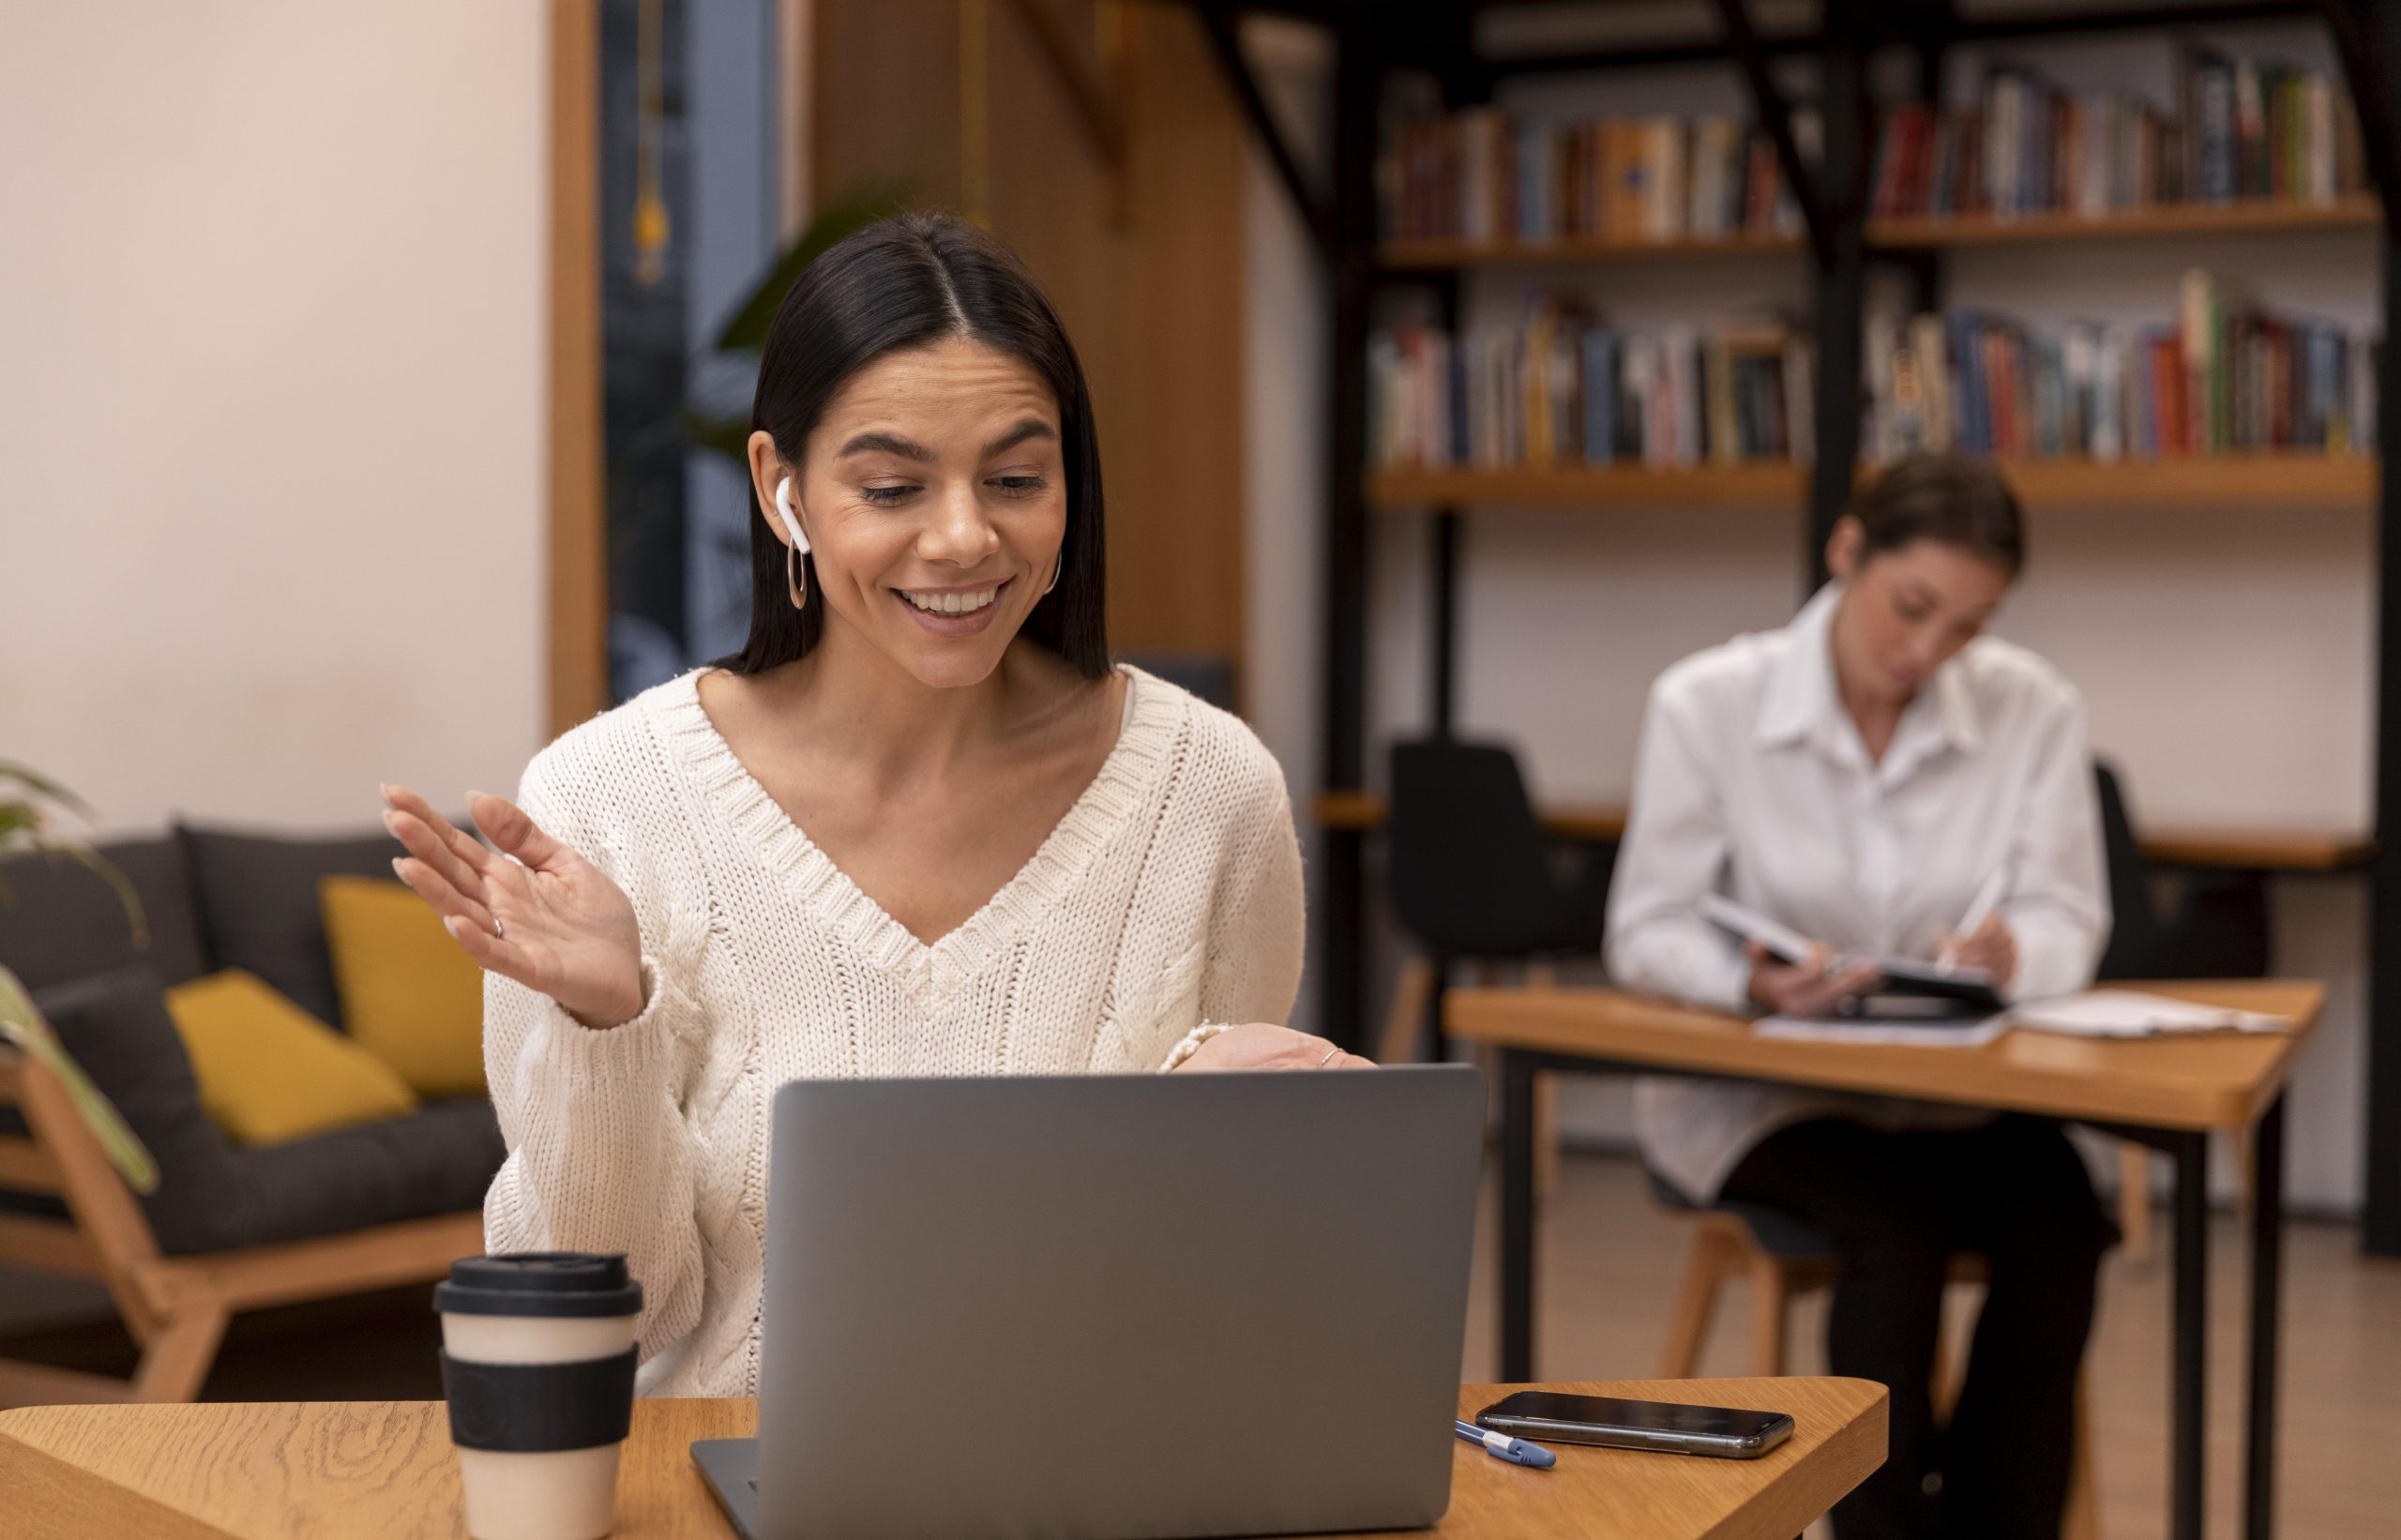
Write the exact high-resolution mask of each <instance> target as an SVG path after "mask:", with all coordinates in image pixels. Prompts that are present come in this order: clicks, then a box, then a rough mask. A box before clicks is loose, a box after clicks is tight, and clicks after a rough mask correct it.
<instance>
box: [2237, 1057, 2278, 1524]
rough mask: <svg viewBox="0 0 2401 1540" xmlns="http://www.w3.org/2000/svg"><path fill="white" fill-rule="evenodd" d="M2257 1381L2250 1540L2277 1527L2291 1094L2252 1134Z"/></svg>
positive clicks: (2248, 1495) (2246, 1484)
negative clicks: (2278, 1388) (2278, 1415)
mask: <svg viewBox="0 0 2401 1540" xmlns="http://www.w3.org/2000/svg"><path fill="white" fill-rule="evenodd" d="M2250 1174H2251V1384H2250V1401H2251V1406H2250V1415H2249V1418H2248V1421H2249V1425H2250V1426H2249V1427H2248V1428H2247V1429H2246V1432H2245V1438H2246V1440H2247V1447H2246V1449H2245V1456H2246V1458H2245V1461H2244V1465H2243V1477H2242V1533H2243V1535H2244V1540H2270V1537H2271V1536H2272V1535H2273V1534H2274V1533H2275V1529H2276V1360H2277V1346H2278V1333H2279V1329H2280V1327H2281V1325H2282V1321H2283V1312H2282V1301H2281V1300H2280V1299H2279V1297H2278V1296H2279V1295H2280V1294H2281V1293H2282V1291H2283V1280H2284V1206H2285V1098H2284V1096H2283V1095H2282V1094H2281V1093H2279V1094H2278V1095H2277V1096H2276V1099H2275V1100H2274V1101H2273V1102H2271V1103H2269V1104H2268V1110H2267V1111H2266V1112H2265V1113H2264V1114H2262V1115H2261V1117H2260V1119H2259V1125H2258V1127H2257V1128H2256V1129H2254V1130H2253V1131H2252V1135H2251V1168H2250Z"/></svg>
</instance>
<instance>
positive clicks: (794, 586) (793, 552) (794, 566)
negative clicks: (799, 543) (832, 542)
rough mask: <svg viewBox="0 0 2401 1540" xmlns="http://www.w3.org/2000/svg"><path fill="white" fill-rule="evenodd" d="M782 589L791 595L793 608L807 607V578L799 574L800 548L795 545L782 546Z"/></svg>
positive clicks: (801, 608) (802, 608)
mask: <svg viewBox="0 0 2401 1540" xmlns="http://www.w3.org/2000/svg"><path fill="white" fill-rule="evenodd" d="M784 589H785V591H786V592H787V593H789V594H791V595H792V607H793V609H795V610H806V609H808V579H807V578H806V577H804V576H802V575H801V569H800V550H799V548H798V547H796V546H791V545H787V546H785V547H784Z"/></svg>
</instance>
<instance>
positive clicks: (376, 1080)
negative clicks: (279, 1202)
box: [167, 968, 417, 1144]
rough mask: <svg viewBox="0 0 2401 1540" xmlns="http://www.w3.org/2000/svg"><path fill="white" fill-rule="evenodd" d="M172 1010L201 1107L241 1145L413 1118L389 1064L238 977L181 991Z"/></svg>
mask: <svg viewBox="0 0 2401 1540" xmlns="http://www.w3.org/2000/svg"><path fill="white" fill-rule="evenodd" d="M167 1011H168V1014H170V1015H172V1016H173V1017H174V1019H175V1030H176V1031H177V1032H178V1033H180V1034H182V1036H183V1040H184V1049H185V1051H186V1052H188V1053H189V1054H190V1055H191V1067H192V1074H193V1075H194V1076H195V1077H196V1078H197V1079H198V1080H199V1081H200V1105H201V1107H202V1109H203V1110H205V1111H206V1112H207V1113H208V1116H209V1119H210V1120H211V1121H212V1122H214V1123H215V1124H216V1125H217V1126H219V1128H222V1129H224V1130H225V1134H226V1137H227V1138H229V1139H231V1140H234V1142H235V1143H237V1144H279V1143H281V1142H282V1141H284V1140H291V1139H302V1138H306V1137H307V1136H308V1135H310V1134H322V1133H324V1132H325V1130H327V1129H329V1128H345V1127H348V1126H349V1125H352V1124H355V1123H374V1122H377V1121H379V1120H380V1119H384V1118H394V1117H400V1116H402V1115H404V1114H406V1113H410V1112H414V1111H415V1110H416V1108H417V1101H416V1096H415V1094H414V1093H412V1092H411V1091H410V1090H409V1088H408V1086H407V1085H406V1084H404V1083H403V1082H402V1081H401V1080H400V1077H399V1076H398V1075H395V1074H393V1073H392V1071H391V1069H390V1068H389V1067H388V1066H387V1065H385V1063H384V1062H383V1061H382V1060H381V1059H378V1058H376V1057H375V1056H374V1055H373V1054H371V1053H370V1052H368V1051H367V1050H366V1049H362V1048H360V1047H359V1046H358V1045H356V1044H355V1043H353V1042H351V1041H350V1040H348V1039H347V1038H345V1037H343V1036H342V1034H340V1033H338V1032H336V1031H334V1029H333V1028H331V1027H329V1026H327V1025H325V1023H324V1022H323V1021H320V1020H318V1019H316V1018H315V1017H313V1016H310V1014H309V1013H308V1012H307V1011H304V1010H302V1009H301V1008H300V1007H299V1006H297V1005H295V1004H293V1003H292V1002H291V1001H289V1000H286V999H285V998H284V997H283V996H281V995H279V994H278V993H276V992H275V990H274V989H270V988H268V987H267V985H265V984H264V983H263V982H262V981H260V980H259V979H258V978H257V977H256V976H255V975H253V974H246V973H244V972H242V970H240V969H239V968H229V969H227V970H226V971H225V972H223V973H221V974H209V975H208V976H207V977H206V978H196V979H194V980H192V981H191V982H190V983H189V984H178V985H176V986H175V987H174V989H169V990H168V991H167Z"/></svg>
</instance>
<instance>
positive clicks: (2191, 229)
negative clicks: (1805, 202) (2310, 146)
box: [1867, 193, 2382, 248]
mask: <svg viewBox="0 0 2401 1540" xmlns="http://www.w3.org/2000/svg"><path fill="white" fill-rule="evenodd" d="M2381 217H2382V216H2381V211H2380V208H2379V205H2378V203H2377V200H2376V199H2375V198H2374V197H2373V196H2371V195H2369V194H2366V193H2355V194H2352V195H2351V196H2348V197H2344V198H2337V199H2335V200H2333V202H2332V203H2323V204H2310V203H2292V202H2286V201H2275V202H2269V201H2264V200H2259V199H2253V200H2250V201H2248V202H2244V203H2233V204H2156V205H2154V206H2152V207H2150V208H2133V209H2125V210H2122V211H2120V212H2117V213H2112V214H2105V215H2101V216H2099V217H2098V218H2091V217H2087V216H2085V215H2081V214H2065V213H2062V214H2023V215H2019V216H2018V217H2016V219H2001V218H1999V217H1997V216H1994V215H1990V214H1953V215H1932V216H1915V217H1911V218H1908V219H1870V220H1868V221H1867V244H1869V245H1870V246H1880V247H1888V248H1925V247H1937V246H2013V245H2016V244H2019V243H2021V242H2029V241H2089V240H2118V239H2122V238H2133V239H2142V238H2144V237H2148V236H2154V235H2230V234H2273V233H2279V232H2292V231H2304V230H2360V229H2372V228H2374V227H2375V225H2376V222H2377V220H2378V219H2379V218H2381Z"/></svg>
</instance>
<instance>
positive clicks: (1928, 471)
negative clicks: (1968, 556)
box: [1849, 454, 2026, 578]
mask: <svg viewBox="0 0 2401 1540" xmlns="http://www.w3.org/2000/svg"><path fill="white" fill-rule="evenodd" d="M1849 511H1850V516H1851V517H1852V518H1854V519H1856V520H1858V521H1859V527H1860V529H1861V531H1862V532H1863V533H1864V534H1865V540H1864V541H1863V542H1862V543H1861V548H1860V552H1859V555H1860V560H1861V561H1862V562H1863V563H1865V561H1866V560H1867V559H1868V558H1870V557H1873V556H1876V555H1880V554H1881V553H1882V552H1884V551H1898V550H1900V549H1901V548H1902V547H1903V546H1906V545H1908V544H1910V542H1911V541H1913V540H1940V541H1943V542H1944V543H1945V544H1948V545H1955V546H1960V547H1963V548H1965V549H1966V550H1968V551H1973V552H1974V553H1975V554H1977V555H1979V556H1982V557H1983V558H1985V559H1986V561H1988V562H1993V563H1995V564H1997V565H1999V566H2002V567H2004V568H2006V569H2007V570H2008V572H2009V575H2010V576H2011V577H2012V578H2015V577H2016V576H2017V574H2018V571H2019V570H2020V569H2021V568H2023V567H2024V566H2025V565H2026V521H2025V517H2024V515H2023V514H2022V513H2021V512H2020V511H2019V509H2018V506H2017V494H2016V492H2013V491H2010V490H2009V483H2008V482H2006V481H2004V480H2002V479H2001V473H2000V472H1999V471H1997V470H1995V469H1994V468H1993V466H1992V462H1991V461H1989V460H1977V459H1975V458H1974V457H1973V456H1970V455H1962V454H1940V455H1937V454H1914V455H1909V456H1906V457H1904V458H1902V459H1900V460H1895V461H1894V462H1893V463H1892V465H1890V466H1889V467H1887V468H1886V470H1885V471H1884V474H1883V475H1881V476H1878V477H1877V478H1876V479H1875V481H1874V482H1873V483H1872V484H1871V485H1870V486H1869V487H1868V488H1867V490H1866V491H1863V492H1861V493H1860V494H1859V495H1858V496H1856V497H1854V498H1853V499H1851V504H1850V510H1849Z"/></svg>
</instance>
